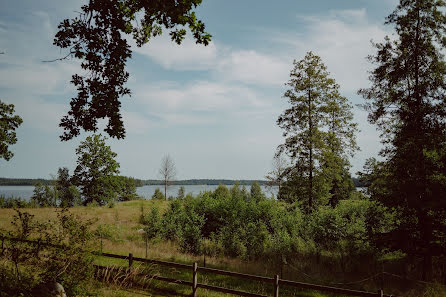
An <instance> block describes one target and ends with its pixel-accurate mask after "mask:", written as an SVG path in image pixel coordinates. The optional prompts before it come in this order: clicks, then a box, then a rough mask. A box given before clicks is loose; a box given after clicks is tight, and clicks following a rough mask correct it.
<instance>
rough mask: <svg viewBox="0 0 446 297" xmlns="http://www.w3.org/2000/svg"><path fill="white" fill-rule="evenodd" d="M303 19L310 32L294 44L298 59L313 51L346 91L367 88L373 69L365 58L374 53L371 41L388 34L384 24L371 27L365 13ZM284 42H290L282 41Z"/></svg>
mask: <svg viewBox="0 0 446 297" xmlns="http://www.w3.org/2000/svg"><path fill="white" fill-rule="evenodd" d="M301 18H302V19H303V20H305V22H306V27H307V29H308V31H307V33H306V34H305V36H302V37H301V38H300V39H298V40H295V41H294V42H292V43H293V44H294V45H295V49H296V50H297V53H298V58H296V59H297V60H299V59H301V58H303V56H304V55H305V52H307V51H310V50H311V51H313V52H314V53H315V54H317V55H320V56H321V57H322V59H323V61H324V63H325V64H326V65H327V67H328V70H329V71H330V72H331V73H333V77H334V78H335V79H336V81H337V82H338V83H339V84H340V85H341V89H342V90H343V91H346V92H350V93H355V92H356V91H357V90H358V89H359V88H361V87H364V85H366V84H367V76H368V74H367V71H368V70H369V69H370V64H369V62H368V61H367V60H366V57H367V56H368V55H370V54H373V53H374V52H375V50H374V49H373V47H372V45H371V42H370V41H371V40H374V41H380V40H382V39H383V38H384V36H385V35H388V34H389V32H387V31H386V30H385V29H384V28H383V26H382V25H381V24H377V23H371V22H370V21H369V20H368V17H367V13H366V10H365V9H359V10H337V11H331V12H330V13H329V14H328V15H324V16H312V17H301ZM290 39H291V38H289V40H290ZM281 40H282V41H285V42H290V41H289V40H288V41H287V40H285V39H284V38H283V37H282V39H281Z"/></svg>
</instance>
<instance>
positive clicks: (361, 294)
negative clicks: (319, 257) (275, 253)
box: [0, 237, 396, 297]
mask: <svg viewBox="0 0 446 297" xmlns="http://www.w3.org/2000/svg"><path fill="white" fill-rule="evenodd" d="M0 239H1V241H2V245H1V246H2V250H3V242H4V240H11V241H22V242H26V243H32V244H42V242H39V241H32V240H23V239H17V238H8V237H0ZM49 245H50V246H53V247H60V248H64V247H63V246H58V245H51V244H49ZM93 254H94V255H96V256H101V257H108V258H115V259H122V260H127V261H128V267H129V268H130V269H131V268H132V266H133V262H141V263H150V264H156V265H160V266H167V267H174V268H178V269H185V270H189V271H191V272H192V280H191V281H186V280H181V279H174V278H168V277H163V276H158V275H146V276H148V277H150V278H152V279H155V280H159V281H164V282H169V283H176V284H179V285H185V286H190V287H192V296H193V297H196V296H197V290H198V289H199V288H201V289H205V290H210V291H215V292H221V293H226V294H232V295H237V296H248V297H268V296H267V295H261V294H256V293H250V292H245V291H239V290H234V289H228V288H223V287H218V286H213V285H208V284H203V283H199V282H198V273H199V272H203V273H210V274H218V275H225V276H230V277H236V278H242V279H248V280H253V281H259V282H263V283H269V284H272V287H273V297H279V288H280V287H282V286H287V287H293V288H297V289H307V290H314V291H320V292H326V293H332V294H339V295H344V296H356V297H396V296H393V295H387V294H384V293H383V291H382V290H380V291H378V292H376V293H374V292H367V291H359V290H351V289H344V288H339V287H330V286H324V285H316V284H310V283H303V282H296V281H291V280H285V279H280V278H279V275H274V276H273V277H266V276H260V275H252V274H244V273H239V272H234V271H228V270H220V269H215V268H208V267H201V266H198V264H197V263H196V262H195V263H193V264H192V265H190V264H183V263H176V262H168V261H160V260H154V259H145V258H138V257H133V254H132V253H129V255H128V256H123V255H116V254H110V253H102V252H93ZM97 267H102V268H105V267H104V266H98V265H97Z"/></svg>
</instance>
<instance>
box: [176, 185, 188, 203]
mask: <svg viewBox="0 0 446 297" xmlns="http://www.w3.org/2000/svg"><path fill="white" fill-rule="evenodd" d="M185 195H186V190H185V189H184V186H181V187H180V188H179V189H178V195H177V199H180V200H181V199H184V196H185Z"/></svg>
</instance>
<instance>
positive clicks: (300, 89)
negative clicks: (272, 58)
mask: <svg viewBox="0 0 446 297" xmlns="http://www.w3.org/2000/svg"><path fill="white" fill-rule="evenodd" d="M293 64H294V68H293V69H292V70H291V73H290V80H289V81H288V82H287V83H286V85H287V86H288V87H289V89H288V90H287V91H286V92H285V94H284V95H283V97H285V98H286V99H288V102H289V103H290V105H291V107H290V108H288V109H286V110H285V111H284V112H283V113H282V114H281V115H280V116H279V118H278V120H277V124H278V125H279V127H280V128H282V129H283V130H284V132H283V136H284V137H285V143H284V144H282V145H280V146H279V148H278V154H280V153H282V152H286V153H287V154H288V156H289V157H290V158H291V161H292V162H293V164H292V165H291V167H290V168H289V169H288V170H287V171H288V174H287V175H288V184H290V183H293V186H291V187H290V186H286V187H284V188H283V190H284V191H289V190H292V191H294V192H295V193H294V195H293V196H295V197H297V198H296V199H302V198H303V197H306V202H305V204H306V207H307V209H308V210H310V211H311V210H312V209H313V208H314V206H315V205H317V204H321V203H322V201H314V200H315V198H318V199H319V200H321V198H322V197H323V196H324V195H325V196H327V195H330V196H331V197H334V196H335V195H338V193H337V189H336V188H338V187H340V186H341V184H342V180H343V179H345V175H348V166H349V162H348V158H347V157H348V154H349V153H350V154H351V153H353V152H354V150H356V149H357V146H356V141H355V133H356V131H357V128H356V124H355V123H353V122H352V119H353V114H352V112H351V105H350V104H348V101H347V99H346V98H345V97H343V96H341V95H340V93H339V85H338V84H336V82H335V80H334V79H332V78H330V76H329V72H328V71H327V68H326V66H325V65H324V64H323V63H322V60H321V58H320V57H318V56H316V55H314V54H313V53H312V52H308V53H307V54H306V56H305V58H304V59H302V60H300V61H294V63H293ZM346 172H347V174H346ZM315 185H316V186H315ZM327 190H330V194H324V193H323V192H324V191H325V192H326V191H327ZM286 197H289V195H285V196H284V198H286ZM336 199H337V200H339V198H336ZM291 200H293V199H291Z"/></svg>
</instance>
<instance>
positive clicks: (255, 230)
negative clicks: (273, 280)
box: [143, 184, 392, 267]
mask: <svg viewBox="0 0 446 297" xmlns="http://www.w3.org/2000/svg"><path fill="white" fill-rule="evenodd" d="M382 213H384V210H383V209H382V208H380V207H379V206H378V205H377V204H376V203H374V202H371V201H369V200H366V199H357V200H342V201H340V203H339V205H338V206H337V207H335V208H332V207H330V206H321V207H319V208H318V209H317V210H316V211H314V212H313V213H305V212H303V211H301V210H300V209H299V207H297V206H296V204H287V203H283V202H280V201H276V200H272V199H267V198H266V197H265V195H264V194H263V193H262V192H261V190H260V187H259V186H258V185H256V184H254V185H253V186H252V188H251V191H250V192H248V191H247V190H246V189H245V188H244V187H240V186H239V185H237V184H236V185H234V186H233V187H232V188H227V187H226V186H223V185H220V186H219V187H218V188H217V189H216V190H215V191H213V192H204V193H201V194H199V195H197V196H196V197H193V196H191V195H187V196H186V197H185V198H184V199H181V200H180V199H178V200H175V201H172V202H171V203H170V204H169V207H168V209H167V210H166V211H165V212H164V213H162V214H161V212H160V210H159V209H158V208H156V207H155V208H153V209H152V210H151V211H150V213H148V214H146V215H145V216H144V218H143V223H144V224H145V229H146V232H147V236H148V237H149V238H152V239H154V238H159V239H165V240H171V241H176V242H177V243H178V244H179V247H180V249H181V251H182V252H188V253H193V254H206V255H224V256H230V257H239V258H241V259H244V260H253V259H258V258H264V259H270V260H272V261H276V262H277V261H283V259H286V258H291V257H292V256H293V255H295V254H296V253H299V254H320V253H322V252H330V253H332V254H333V255H336V256H337V257H338V258H339V259H340V261H341V262H342V263H341V264H342V265H344V267H345V265H348V264H349V263H350V262H351V263H353V262H352V261H351V260H350V259H353V258H352V257H353V256H360V255H364V254H371V253H375V250H374V247H373V239H374V237H375V236H376V234H377V233H378V231H382V229H383V228H391V221H392V218H391V217H390V215H386V216H384V215H382V216H381V219H380V220H375V219H374V218H376V217H377V215H378V214H382Z"/></svg>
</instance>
